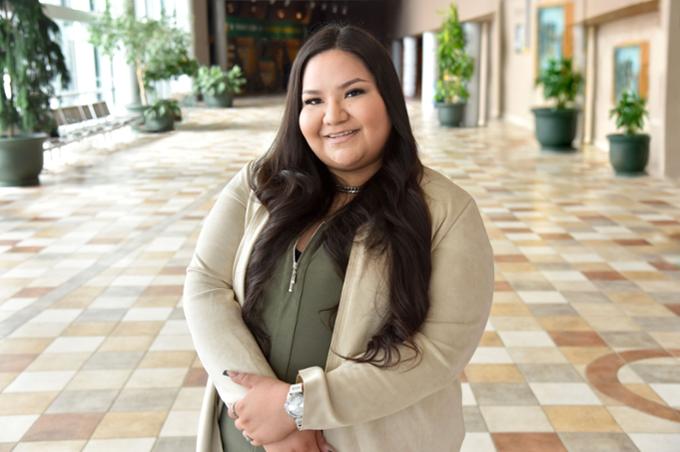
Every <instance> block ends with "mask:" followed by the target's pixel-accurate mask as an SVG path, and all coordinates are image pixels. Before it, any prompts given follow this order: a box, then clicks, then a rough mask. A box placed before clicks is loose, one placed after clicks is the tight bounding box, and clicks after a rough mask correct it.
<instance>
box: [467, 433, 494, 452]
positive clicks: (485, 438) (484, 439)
mask: <svg viewBox="0 0 680 452" xmlns="http://www.w3.org/2000/svg"><path fill="white" fill-rule="evenodd" d="M460 451H461V452H496V447H495V446H494V444H493V440H492V439H491V435H490V434H488V433H476V432H474V431H472V432H470V431H468V432H467V433H466V434H465V439H464V440H463V444H462V445H461V447H460Z"/></svg>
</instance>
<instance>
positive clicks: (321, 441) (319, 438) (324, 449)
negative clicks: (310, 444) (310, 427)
mask: <svg viewBox="0 0 680 452" xmlns="http://www.w3.org/2000/svg"><path fill="white" fill-rule="evenodd" d="M316 445H317V446H318V447H319V450H320V451H321V452H335V449H333V446H331V445H330V444H328V443H327V442H326V437H325V436H323V430H317V431H316Z"/></svg>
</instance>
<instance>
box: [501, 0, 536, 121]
mask: <svg viewBox="0 0 680 452" xmlns="http://www.w3.org/2000/svg"><path fill="white" fill-rule="evenodd" d="M503 4H504V6H503V8H504V11H503V44H502V45H503V47H502V49H503V70H502V77H501V80H502V85H503V86H502V105H503V113H502V116H503V118H504V119H505V120H507V121H508V122H511V123H513V124H516V125H519V126H522V127H526V128H530V129H533V127H534V119H533V116H532V113H531V108H532V107H534V106H538V105H541V103H542V102H543V98H542V96H541V95H540V91H539V90H537V89H535V88H534V78H535V75H534V54H533V51H532V49H531V48H527V49H524V50H521V51H519V52H516V51H515V48H514V45H515V42H514V41H515V37H514V33H515V25H516V24H519V23H525V22H526V18H527V11H526V4H527V2H526V0H506V1H504V2H503ZM529 17H530V20H532V21H533V17H534V15H533V12H530V13H529ZM531 25H533V24H531ZM531 25H530V26H531ZM525 26H526V24H525ZM533 40H534V38H533V37H532V41H533ZM531 44H532V45H533V44H534V42H531Z"/></svg>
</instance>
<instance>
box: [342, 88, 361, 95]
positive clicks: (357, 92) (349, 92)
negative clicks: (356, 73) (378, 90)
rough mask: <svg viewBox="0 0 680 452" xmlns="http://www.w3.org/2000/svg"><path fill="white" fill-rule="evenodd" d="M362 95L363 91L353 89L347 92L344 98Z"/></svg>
mask: <svg viewBox="0 0 680 452" xmlns="http://www.w3.org/2000/svg"><path fill="white" fill-rule="evenodd" d="M364 93H365V91H364V90H363V89H360V88H356V89H353V90H351V91H347V94H345V96H346V97H354V96H358V95H360V94H364Z"/></svg>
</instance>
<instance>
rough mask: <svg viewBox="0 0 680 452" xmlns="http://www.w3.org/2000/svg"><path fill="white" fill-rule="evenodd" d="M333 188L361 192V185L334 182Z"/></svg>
mask: <svg viewBox="0 0 680 452" xmlns="http://www.w3.org/2000/svg"><path fill="white" fill-rule="evenodd" d="M335 189H336V190H337V191H339V192H341V193H350V194H357V193H359V192H361V187H360V186H356V185H342V184H335Z"/></svg>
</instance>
